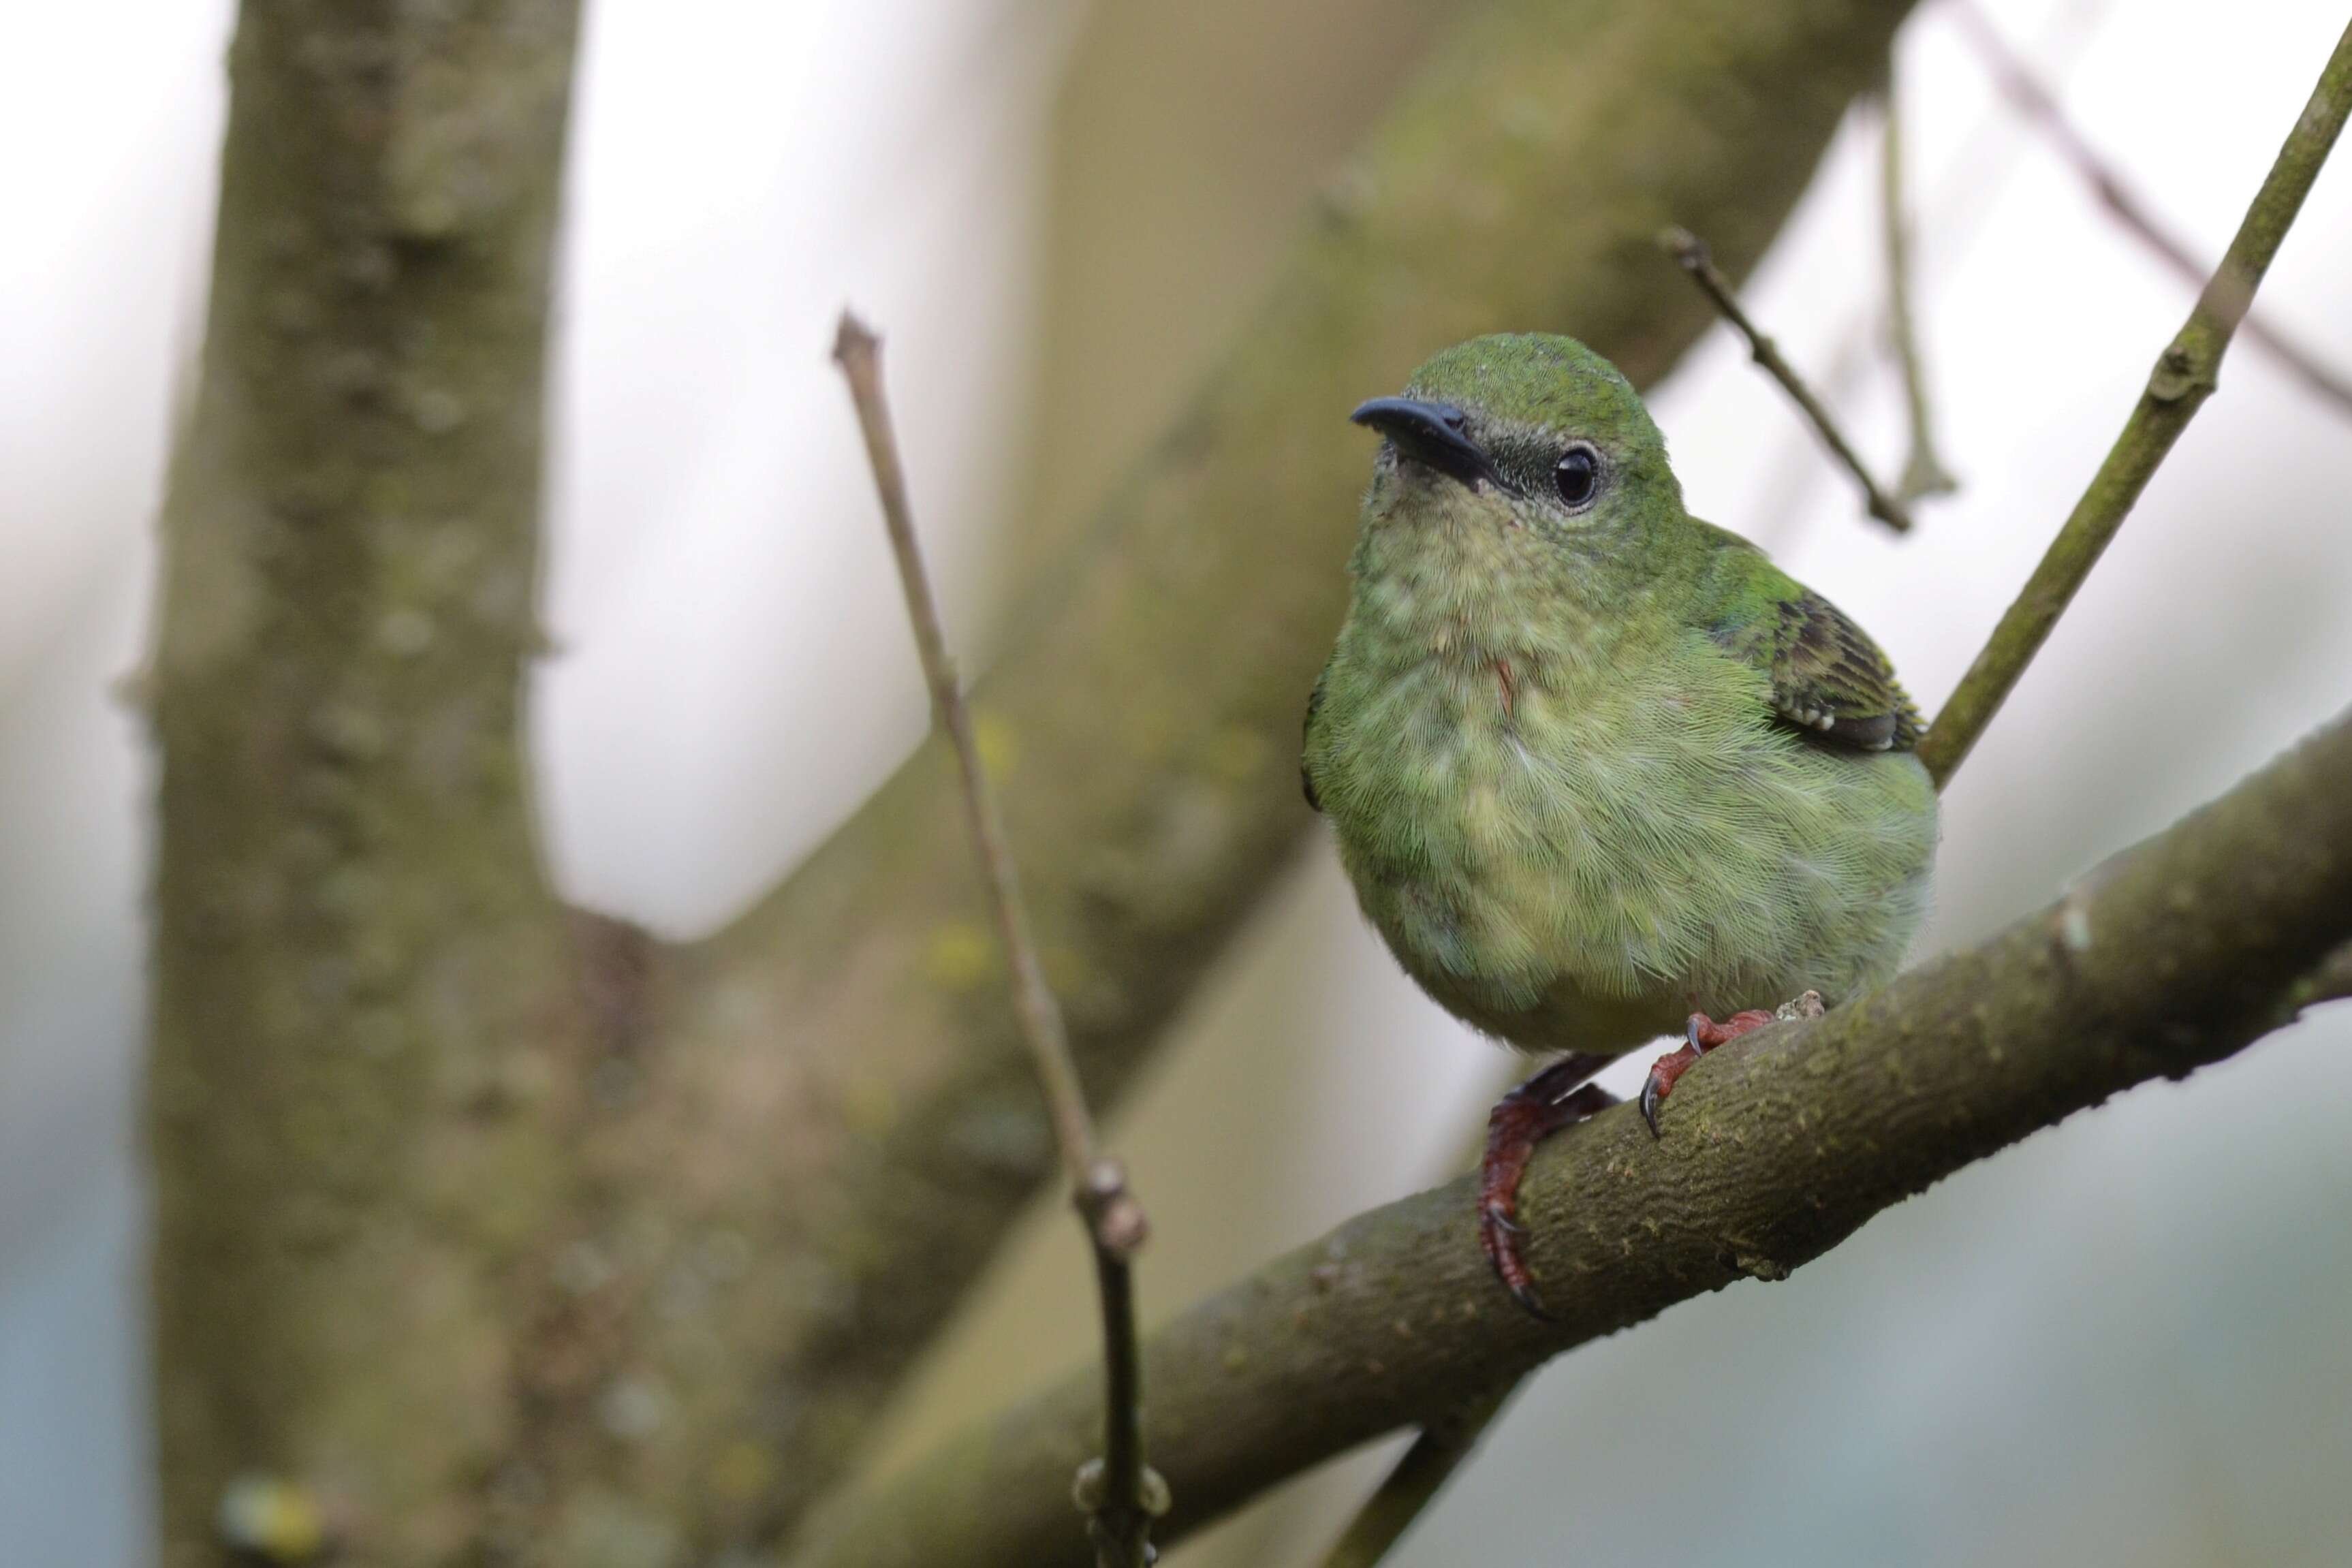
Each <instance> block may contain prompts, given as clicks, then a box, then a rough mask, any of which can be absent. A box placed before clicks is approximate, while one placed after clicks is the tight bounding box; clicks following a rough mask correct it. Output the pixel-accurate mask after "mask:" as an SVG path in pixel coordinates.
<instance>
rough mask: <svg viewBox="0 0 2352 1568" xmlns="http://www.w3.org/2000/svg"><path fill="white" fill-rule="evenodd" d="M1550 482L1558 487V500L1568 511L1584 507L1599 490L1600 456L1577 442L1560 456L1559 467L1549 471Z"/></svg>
mask: <svg viewBox="0 0 2352 1568" xmlns="http://www.w3.org/2000/svg"><path fill="white" fill-rule="evenodd" d="M1551 482H1552V483H1553V484H1554V485H1556V486H1558V487H1559V499H1560V500H1562V501H1564V502H1566V503H1567V504H1568V506H1569V509H1570V510H1576V509H1577V508H1580V507H1582V506H1584V505H1586V504H1587V503H1589V502H1590V501H1591V500H1592V493H1593V492H1594V491H1595V490H1597V489H1600V488H1601V454H1599V453H1598V452H1595V451H1594V450H1593V449H1592V448H1591V447H1588V446H1586V445H1585V444H1584V443H1583V442H1581V441H1580V442H1578V443H1577V444H1576V445H1575V446H1573V447H1570V448H1569V449H1568V450H1567V451H1565V452H1563V453H1561V454H1560V459H1559V466H1558V467H1556V468H1553V469H1552V471H1551Z"/></svg>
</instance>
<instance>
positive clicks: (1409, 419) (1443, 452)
mask: <svg viewBox="0 0 2352 1568" xmlns="http://www.w3.org/2000/svg"><path fill="white" fill-rule="evenodd" d="M1348 417H1349V419H1351V420H1353V421H1355V422H1356V423H1357V424H1359V425H1368V426H1371V428H1373V429H1375V430H1377V431H1379V432H1380V433H1381V435H1383V436H1385V437H1388V438H1389V439H1390V440H1391V442H1393V443H1395V446H1396V449H1397V450H1398V451H1400V452H1402V453H1403V454H1404V455H1405V456H1406V457H1408V458H1413V459H1415V460H1416V461H1419V462H1423V463H1426V464H1428V465H1429V466H1430V467H1431V468H1435V469H1436V470H1437V471H1438V472H1439V473H1442V474H1447V475H1450V476H1452V477H1453V478H1454V479H1459V480H1461V481H1462V482H1463V483H1464V484H1465V485H1475V484H1477V483H1478V482H1479V481H1480V480H1482V479H1483V480H1485V481H1486V482H1487V483H1489V484H1493V485H1497V486H1500V485H1501V484H1502V482H1503V479H1502V476H1501V475H1500V474H1498V473H1496V471H1495V465H1494V464H1492V463H1490V462H1488V461H1487V460H1486V453H1484V452H1482V451H1480V450H1479V449H1478V448H1477V447H1476V446H1475V445H1474V444H1473V443H1472V442H1471V440H1470V437H1469V435H1468V431H1469V426H1470V420H1469V416H1466V415H1465V414H1464V413H1463V412H1462V410H1460V409H1459V408H1456V407H1454V405H1452V404H1451V403H1423V402H1422V401H1420V400H1419V399H1417V398H1412V397H1375V398H1373V399H1372V400H1371V401H1370V402H1369V403H1365V404H1362V405H1360V406H1359V407H1358V408H1357V409H1356V411H1355V412H1354V413H1353V414H1350V415H1349V416H1348Z"/></svg>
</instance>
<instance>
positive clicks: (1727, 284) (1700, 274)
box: [1658, 226, 1911, 533]
mask: <svg viewBox="0 0 2352 1568" xmlns="http://www.w3.org/2000/svg"><path fill="white" fill-rule="evenodd" d="M1658 244H1659V246H1660V247H1661V248H1663V249H1664V251H1665V253H1666V254H1667V255H1669V256H1671V257H1673V258H1675V262H1676V263H1677V264H1678V265H1680V266H1681V268H1682V269H1683V270H1684V271H1685V272H1687V273H1689V274H1690V277H1691V281H1692V282H1694V283H1696V284H1697V285H1698V286H1699V289H1700V290H1701V291H1702V292H1704V293H1705V294H1706V297H1707V298H1708V299H1710V300H1714V301H1715V308H1716V309H1717V310H1720V311H1722V312H1723V319H1724V320H1725V321H1729V322H1730V323H1731V324H1732V326H1734V327H1735V328H1737V329H1738V331H1739V335H1740V336H1741V337H1744V338H1746V339H1747V340H1748V353H1750V354H1751V355H1753V356H1754V358H1755V360H1756V363H1758V364H1759V365H1761V366H1763V367H1764V371H1765V373H1766V374H1769V376H1771V378H1772V379H1773V380H1775V381H1777V382H1779V383H1780V387H1781V390H1783V391H1785V392H1786V393H1788V395H1789V396H1790V398H1791V399H1792V400H1794V401H1795V403H1796V405H1797V406H1798V407H1799V408H1800V409H1802V410H1803V411H1804V416H1805V417H1806V418H1807V419H1809V420H1811V422H1812V426H1813V430H1814V432H1815V433H1816V434H1818V435H1819V436H1820V437H1821V438H1822V445H1824V446H1826V447H1829V449H1830V451H1831V453H1832V455H1834V456H1835V457H1836V458H1837V460H1838V461H1839V462H1841V463H1843V464H1844V465H1845V468H1846V471H1847V472H1848V473H1850V474H1852V475H1853V477H1854V479H1855V482H1857V483H1858V484H1860V485H1861V486H1862V494H1863V501H1864V510H1866V511H1867V512H1869V513H1870V515H1871V516H1873V517H1874V518H1876V519H1877V520H1878V521H1881V522H1883V523H1885V525H1886V526H1887V527H1889V528H1891V529H1893V530H1894V531H1895V532H1897V533H1908V532H1910V531H1911V512H1910V510H1909V509H1908V508H1907V507H1906V506H1905V505H1904V504H1903V503H1902V502H1901V501H1899V500H1895V497H1893V496H1891V495H1889V494H1887V493H1886V491H1885V489H1884V488H1882V487H1881V486H1880V484H1879V482H1878V481H1877V480H1876V479H1873V478H1871V475H1870V470H1869V469H1868V468H1864V466H1863V462H1862V458H1861V455H1860V454H1859V453H1857V452H1855V451H1854V449H1853V445H1852V444H1851V443H1849V442H1848V441H1847V440H1846V438H1845V436H1844V433H1843V432H1842V431H1840V430H1839V429H1838V426H1837V421H1836V420H1834V419H1832V417H1830V411H1829V410H1828V409H1827V408H1825V407H1823V406H1822V401H1821V399H1819V398H1817V397H1815V396H1814V395H1812V393H1811V390H1809V389H1808V388H1807V387H1806V385H1805V384H1804V381H1803V380H1802V379H1801V377H1800V376H1799V375H1798V374H1797V372H1796V368H1795V367H1794V366H1792V365H1791V364H1790V363H1789V362H1788V361H1787V360H1786V359H1784V358H1782V357H1781V354H1780V347H1779V345H1778V344H1776V343H1774V342H1772V340H1771V339H1770V338H1769V337H1767V336H1765V335H1764V333H1763V331H1761V330H1760V329H1759V328H1758V326H1757V325H1756V323H1755V322H1754V321H1750V320H1749V319H1748V312H1747V311H1746V310H1742V309H1740V306H1739V299H1738V296H1737V295H1736V294H1734V293H1733V292H1732V288H1731V280H1730V279H1727V278H1726V277H1725V276H1724V275H1723V274H1722V273H1721V272H1720V271H1718V270H1717V268H1716V265H1715V261H1714V258H1712V257H1710V256H1709V255H1708V254H1707V249H1706V242H1705V241H1704V240H1702V239H1700V238H1699V237H1698V236H1696V235H1695V234H1693V233H1692V232H1691V231H1690V230H1688V229H1686V228H1682V227H1679V226H1677V227H1673V228H1668V229H1666V230H1664V232H1663V233H1661V234H1660V235H1659V236H1658Z"/></svg>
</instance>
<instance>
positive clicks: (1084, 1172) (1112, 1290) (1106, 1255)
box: [833, 310, 1168, 1568]
mask: <svg viewBox="0 0 2352 1568" xmlns="http://www.w3.org/2000/svg"><path fill="white" fill-rule="evenodd" d="M833 357H834V360H835V363H838V364H839V365H840V366H841V372H842V374H843V375H844V376H845V378H846V379H847V380H848V382H849V395H850V397H851V398H852V399H853V400H854V401H855V402H856V405H857V423H858V426H859V428H860V429H861V430H862V431H863V432H864V433H865V437H866V457H867V458H868V459H869V460H870V461H871V462H872V464H873V468H874V486H875V489H877V490H878V491H879V492H880V494H881V499H882V518H883V521H884V523H885V524H886V526H887V528H888V530H889V534H890V549H891V552H892V553H893V554H894V555H895V556H896V557H897V558H898V581H899V585H900V586H901V587H902V588H904V589H905V591H906V595H907V618H908V621H909V622H910V623H911V624H912V626H913V627H914V633H915V647H916V650H917V652H918V653H919V655H920V656H921V658H922V665H923V678H924V679H925V680H926V681H927V682H928V683H929V687H930V693H931V718H932V721H933V722H934V723H935V724H936V725H937V726H938V727H939V728H940V730H943V731H946V732H947V735H948V738H949V741H950V743H951V744H952V746H953V748H954V750H955V757H956V768H957V771H958V773H959V775H960V777H961V783H962V793H963V805H964V815H965V817H966V819H967V822H968V824H969V826H970V827H971V839H972V846H973V848H974V849H975V850H976V851H977V853H978V855H979V857H980V863H981V870H982V874H983V876H984V878H985V879H986V881H987V884H988V900H989V912H990V914H991V915H992V917H993V919H994V920H995V922H996V934H997V940H998V941H999V942H1001V943H1002V944H1003V949H1004V960H1005V964H1006V966H1007V967H1008V968H1009V969H1010V970H1011V971H1012V975H1013V1005H1014V1007H1015V1009H1016V1011H1017V1012H1018V1013H1019V1015H1020V1018H1021V1032H1022V1035H1023V1037H1024V1038H1025V1039H1026V1040H1027V1041H1028V1043H1029V1049H1030V1054H1031V1055H1032V1057H1033V1058H1034V1060H1035V1065H1036V1068H1037V1079H1038V1082H1039V1084H1040V1085H1041V1086H1042V1087H1043V1088H1044V1089H1045V1101H1046V1106H1047V1108H1048V1110H1050V1112H1051V1113H1052V1116H1053V1121H1054V1138H1055V1144H1056V1145H1057V1146H1058V1148H1059V1150H1060V1152H1061V1158H1062V1168H1063V1173H1064V1174H1065V1176H1066V1178H1067V1180H1068V1182H1069V1187H1070V1197H1071V1202H1072V1204H1073V1205H1075V1206H1076V1209H1077V1211H1078V1216H1079V1218H1080V1220H1081V1221H1082V1222H1083V1223H1084V1224H1085V1226H1086V1231H1087V1241H1088V1242H1089V1243H1090V1244H1091V1245H1092V1247H1093V1248H1094V1259H1095V1279H1096V1284H1097V1289H1098V1292H1099V1294H1100V1297H1101V1301H1102V1321H1103V1368H1104V1378H1103V1388H1104V1399H1105V1406H1106V1407H1105V1411H1104V1417H1103V1447H1104V1453H1103V1457H1102V1458H1100V1459H1097V1460H1095V1461H1092V1462H1090V1463H1089V1464H1087V1466H1086V1467H1085V1468H1082V1469H1081V1470H1080V1471H1079V1473H1078V1480H1077V1495H1078V1499H1079V1506H1080V1507H1081V1508H1082V1509H1084V1510H1086V1512H1087V1515H1088V1520H1087V1531H1088V1533H1089V1534H1090V1535H1091V1536H1092V1537H1093V1539H1094V1542H1095V1549H1096V1559H1097V1563H1098V1564H1099V1568H1145V1565H1146V1564H1148V1563H1150V1561H1151V1559H1152V1555H1153V1553H1152V1550H1151V1544H1150V1531H1151V1521H1152V1520H1153V1519H1154V1518H1156V1517H1158V1516H1159V1515H1160V1514H1162V1513H1165V1512H1166V1511H1167V1510H1168V1490H1167V1485H1166V1483H1165V1482H1163V1481H1161V1480H1160V1478H1159V1477H1158V1476H1156V1475H1154V1474H1152V1473H1151V1472H1150V1469H1149V1468H1147V1467H1146V1466H1145V1464H1144V1462H1143V1415H1142V1408H1143V1394H1142V1379H1141V1373H1140V1364H1141V1363H1140V1361H1139V1355H1138V1352H1137V1349H1136V1329H1135V1282H1134V1271H1133V1266H1132V1262H1131V1259H1132V1258H1133V1256H1134V1254H1135V1251H1136V1249H1137V1248H1138V1247H1140V1246H1142V1244H1143V1239H1144V1236H1145V1234H1146V1232H1147V1229H1148V1226H1147V1225H1146V1223H1145V1220H1144V1215H1143V1208H1142V1205H1140V1204H1139V1203H1137V1201H1136V1199H1135V1196H1134V1194H1132V1193H1130V1192H1129V1191H1128V1187H1127V1175H1126V1172H1125V1171H1124V1169H1123V1168H1122V1167H1121V1166H1120V1164H1119V1163H1118V1161H1117V1160H1114V1159H1112V1158H1110V1157H1109V1156H1108V1155H1104V1154H1101V1153H1098V1152H1097V1151H1096V1147H1095V1131H1094V1119H1093V1117H1092V1116H1091V1115H1089V1114H1088V1112H1087V1100H1086V1091H1085V1089H1084V1087H1083V1086H1082V1085H1081V1084H1080V1082H1079V1079H1078V1068H1077V1063H1076V1059H1075V1058H1072V1057H1071V1055H1070V1042H1069V1036H1068V1032H1067V1031H1066V1029H1065V1027H1064V1026H1063V1023H1062V1009H1061V1006H1060V1005H1059V1004H1058V1003H1057V1002H1056V1001H1055V998H1054V993H1053V988H1052V987H1051V986H1049V985H1047V984H1045V966H1044V964H1043V963H1042V962H1041V961H1040V960H1039V957H1038V953H1037V942H1036V939H1035V937H1034V935H1032V934H1031V931H1030V929H1029V914H1028V910H1027V909H1026V907H1025V906H1024V904H1023V903H1022V900H1021V883H1020V877H1019V874H1018V872H1017V871H1016V869H1015V868H1014V866H1013V850H1012V847H1011V846H1010V845H1009V844H1008V843H1007V842H1006V840H1005V837H1004V823H1003V817H1002V816H1000V815H999V814H998V812H997V808H996V797H995V795H994V793H993V792H992V790H991V789H990V788H989V784H988V775H987V773H986V772H985V771H984V770H983V769H982V766H981V761H980V746H979V743H978V742H977V741H976V740H975V739H974V737H973V734H972V727H971V710H970V709H969V708H968V707H967V706H966V705H965V703H964V700H963V689H962V687H961V684H960V683H959V682H958V680H957V679H956V671H955V662H954V660H953V659H951V658H950V657H949V655H948V648H947V636H946V633H945V632H944V631H943V630H942V629H941V626H940V612H939V605H938V604H937V602H936V601H935V600H934V599H933V598H932V596H931V585H930V580H929V577H928V576H927V575H926V574H925V573H924V571H923V555H922V548H921V545H920V544H919V542H918V541H917V540H916V537H915V521H914V515H913V511H912V509H911V508H910V507H909V506H908V500H907V477H906V474H905V471H904V470H903V469H902V468H900V467H899V463H898V437H897V436H896V435H895V434H894V433H893V430H892V427H891V424H890V408H889V404H888V402H887V400H886V399H885V398H884V396H883V393H882V341H881V339H879V338H877V336H875V334H874V333H873V332H872V331H870V330H868V329H867V328H866V325H865V323H863V322H861V321H858V320H857V318H856V317H855V316H853V315H851V314H850V313H849V312H848V311H846V310H845V311H843V312H842V314H841V324H840V327H839V329H838V330H837V331H836V333H835V338H834V345H833Z"/></svg>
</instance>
